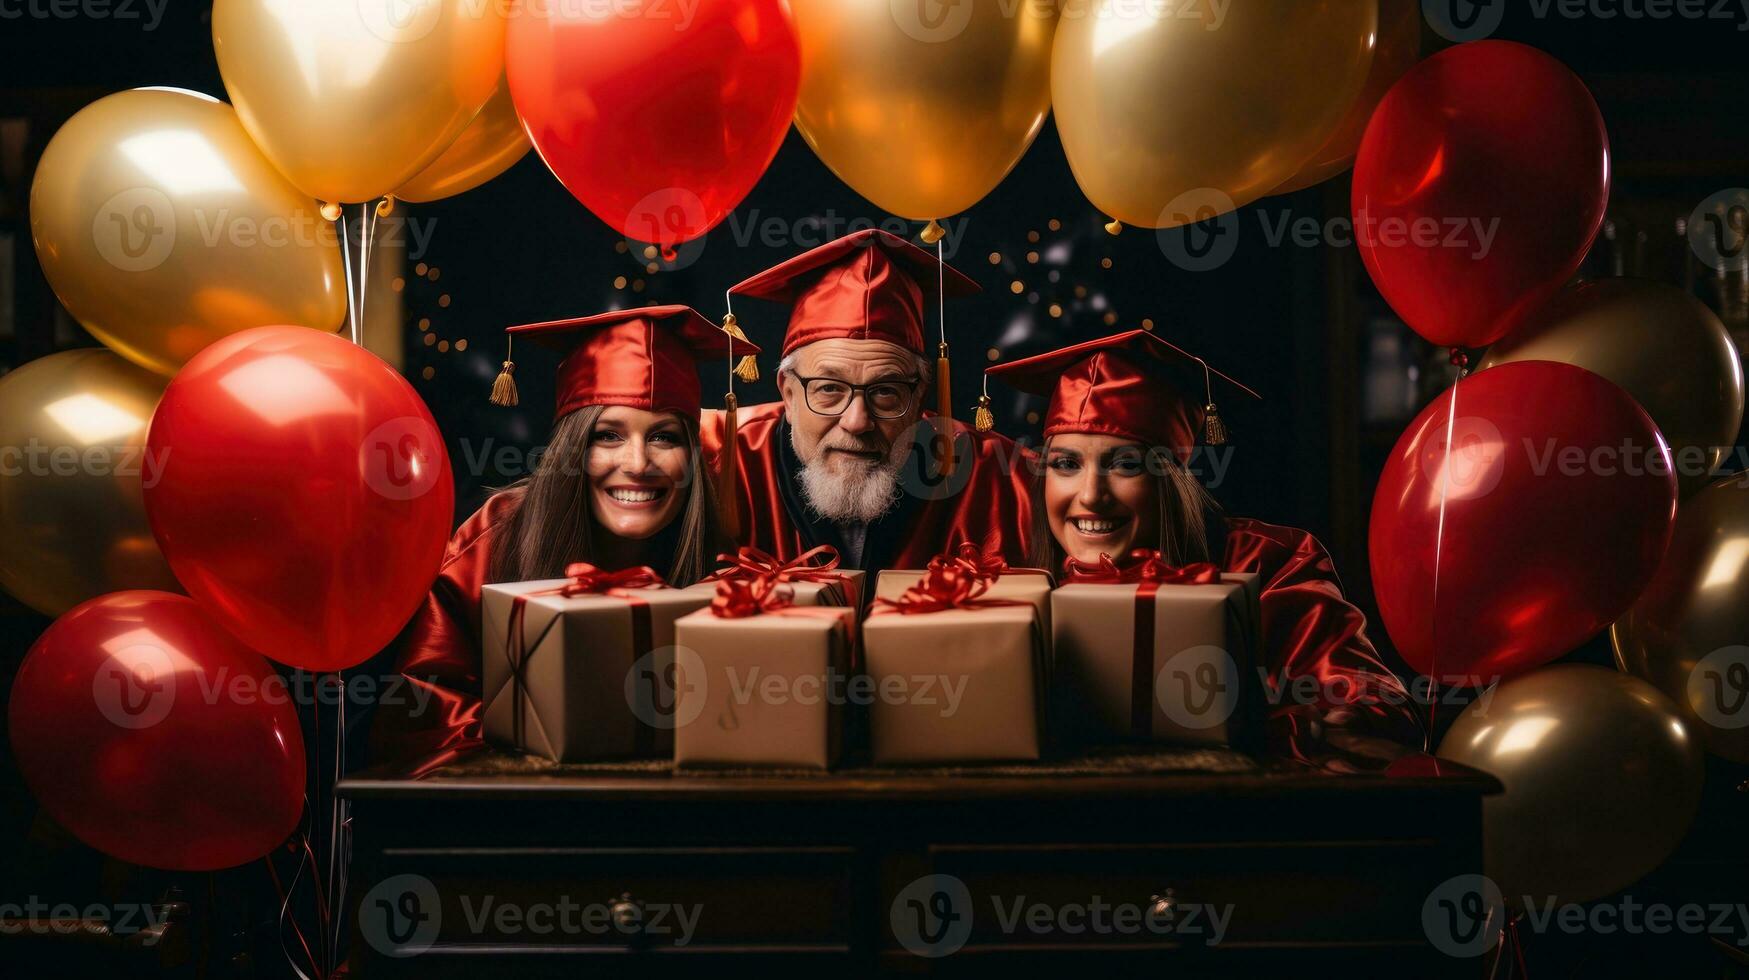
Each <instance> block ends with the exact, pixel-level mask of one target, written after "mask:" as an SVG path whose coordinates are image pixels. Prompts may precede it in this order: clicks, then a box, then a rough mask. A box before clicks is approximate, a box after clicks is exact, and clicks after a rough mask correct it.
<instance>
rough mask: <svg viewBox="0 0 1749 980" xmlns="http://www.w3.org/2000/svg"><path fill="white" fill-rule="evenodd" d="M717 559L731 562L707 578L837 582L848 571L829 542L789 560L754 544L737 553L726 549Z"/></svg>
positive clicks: (711, 579)
mask: <svg viewBox="0 0 1749 980" xmlns="http://www.w3.org/2000/svg"><path fill="white" fill-rule="evenodd" d="M816 558H824V559H825V561H824V562H823V563H822V564H818V565H816V564H814V559H816ZM717 561H720V562H727V563H728V565H727V567H725V568H719V569H717V570H716V571H715V572H714V573H712V574H711V576H710V578H709V579H707V581H715V582H720V581H723V580H725V579H742V580H748V581H751V580H753V579H759V578H769V579H774V580H776V581H778V582H821V583H833V582H842V581H843V580H844V573H843V572H840V571H838V570H837V569H838V549H837V548H834V547H832V546H831V545H829V544H823V545H820V546H818V547H816V548H810V549H809V550H807V551H804V552H802V553H801V554H799V555H797V556H796V557H794V558H792V559H790V560H789V561H784V560H782V559H780V558H777V557H776V556H774V555H771V554H769V553H767V552H764V551H761V550H759V549H758V548H753V547H746V548H741V549H740V550H738V551H735V552H734V553H729V552H724V553H723V554H720V555H718V556H717Z"/></svg>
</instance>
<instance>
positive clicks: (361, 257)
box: [354, 202, 379, 345]
mask: <svg viewBox="0 0 1749 980" xmlns="http://www.w3.org/2000/svg"><path fill="white" fill-rule="evenodd" d="M359 207H360V209H361V211H360V214H359V224H361V225H362V226H363V229H364V240H363V241H362V242H360V243H359V246H358V340H356V341H354V343H357V344H360V345H362V344H363V343H364V337H365V333H364V301H365V299H366V298H367V297H369V296H370V252H371V246H372V245H373V244H374V243H375V242H376V237H377V221H378V220H379V215H378V214H377V208H376V207H375V206H374V205H372V204H369V203H368V202H367V203H365V204H362V205H360V206H359Z"/></svg>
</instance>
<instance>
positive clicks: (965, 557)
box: [929, 541, 1009, 579]
mask: <svg viewBox="0 0 1749 980" xmlns="http://www.w3.org/2000/svg"><path fill="white" fill-rule="evenodd" d="M948 565H958V566H961V567H963V568H964V569H966V570H967V571H968V572H970V573H972V574H975V575H978V576H981V577H983V578H987V579H998V578H1001V577H1002V573H1003V572H1006V571H1008V570H1009V569H1008V562H1007V561H1005V560H1003V558H1002V555H1001V554H1000V553H999V552H995V551H992V552H990V553H988V554H985V553H984V552H981V551H979V550H978V546H977V545H975V544H973V543H971V542H970V541H962V542H960V546H959V547H958V548H956V549H954V550H953V551H952V552H950V553H948V554H945V555H937V556H936V557H934V558H932V559H930V560H929V567H930V568H932V569H933V568H942V567H946V566H948Z"/></svg>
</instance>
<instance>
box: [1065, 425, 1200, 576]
mask: <svg viewBox="0 0 1749 980" xmlns="http://www.w3.org/2000/svg"><path fill="white" fill-rule="evenodd" d="M1049 454H1050V445H1049V443H1046V445H1045V452H1043V453H1040V454H1039V463H1038V470H1037V472H1035V473H1034V474H1033V477H1032V564H1033V567H1035V568H1044V569H1048V570H1050V571H1051V572H1052V573H1059V572H1061V571H1062V569H1063V559H1064V557H1066V556H1065V555H1064V553H1063V548H1062V546H1061V545H1059V544H1057V537H1056V535H1055V534H1053V533H1052V532H1051V519H1050V517H1049V516H1048V515H1047V514H1045V474H1046V472H1047V471H1048V470H1049V469H1050V466H1049V465H1048V464H1047V462H1046V461H1047V460H1048V459H1049ZM1147 469H1148V472H1149V473H1150V474H1152V475H1153V479H1154V480H1155V486H1154V496H1155V498H1156V499H1157V500H1158V502H1159V506H1160V516H1159V520H1157V521H1156V522H1155V524H1156V526H1157V527H1158V528H1159V529H1160V530H1159V538H1158V539H1157V540H1156V541H1154V542H1152V543H1150V542H1145V541H1138V542H1136V545H1137V546H1138V547H1152V548H1155V549H1157V550H1158V551H1159V552H1160V553H1161V554H1162V555H1163V556H1165V559H1166V560H1167V561H1168V562H1171V563H1172V564H1174V565H1188V564H1191V563H1192V562H1201V561H1219V560H1220V558H1221V556H1220V555H1210V554H1209V542H1208V517H1209V515H1210V514H1218V513H1219V512H1220V505H1219V504H1217V503H1215V499H1214V498H1213V497H1211V496H1209V492H1208V491H1207V490H1205V489H1204V488H1203V485H1202V484H1201V483H1200V482H1198V480H1197V478H1196V477H1195V476H1193V475H1192V474H1191V472H1190V471H1189V470H1187V469H1185V468H1184V467H1183V466H1182V465H1180V464H1179V462H1178V457H1176V456H1174V455H1173V454H1172V452H1171V450H1169V449H1165V448H1162V447H1159V446H1154V447H1150V448H1149V450H1148V457H1147ZM1112 557H1113V558H1117V557H1121V556H1118V555H1113V556H1112Z"/></svg>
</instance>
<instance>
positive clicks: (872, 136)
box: [790, 0, 1057, 221]
mask: <svg viewBox="0 0 1749 980" xmlns="http://www.w3.org/2000/svg"><path fill="white" fill-rule="evenodd" d="M790 9H791V11H792V12H793V14H794V17H795V24H796V33H797V35H798V36H799V37H800V39H801V47H802V87H801V98H800V101H799V102H798V103H797V106H796V129H798V130H800V131H801V134H802V137H803V138H804V139H806V140H807V141H808V145H809V146H812V147H813V148H814V152H815V153H818V154H819V155H820V159H821V160H824V161H825V162H826V166H828V167H830V168H832V172H833V173H835V174H837V175H838V176H839V178H840V179H842V180H843V181H844V182H845V183H847V184H849V185H850V186H851V187H852V188H854V189H855V190H856V192H857V193H859V194H861V195H862V196H863V197H866V198H868V199H869V200H870V201H873V202H874V203H875V204H876V205H878V206H879V207H881V208H883V209H885V210H887V211H889V212H891V213H893V214H896V215H899V216H900V217H903V218H911V219H914V220H918V221H925V220H930V219H934V218H941V217H946V216H947V215H950V214H957V213H958V212H961V211H964V210H966V209H967V208H969V207H971V206H972V205H973V204H976V203H977V202H978V201H979V200H980V199H981V198H983V196H984V195H986V194H988V193H990V191H991V189H993V188H994V187H995V186H996V185H997V184H998V183H1001V181H1002V178H1003V177H1006V176H1007V175H1008V172H1009V171H1010V170H1012V169H1014V164H1015V163H1016V162H1018V161H1019V160H1020V157H1021V155H1022V154H1024V153H1025V152H1026V148H1027V147H1028V146H1031V145H1032V140H1033V137H1035V136H1037V135H1038V131H1039V128H1040V127H1041V126H1043V125H1044V121H1045V114H1046V113H1048V112H1049V111H1050V107H1051V92H1050V62H1051V35H1052V33H1053V32H1054V31H1055V29H1056V23H1057V11H1056V4H1055V3H1051V2H1046V0H963V2H959V3H950V4H931V3H909V2H907V3H895V2H893V0H790Z"/></svg>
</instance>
